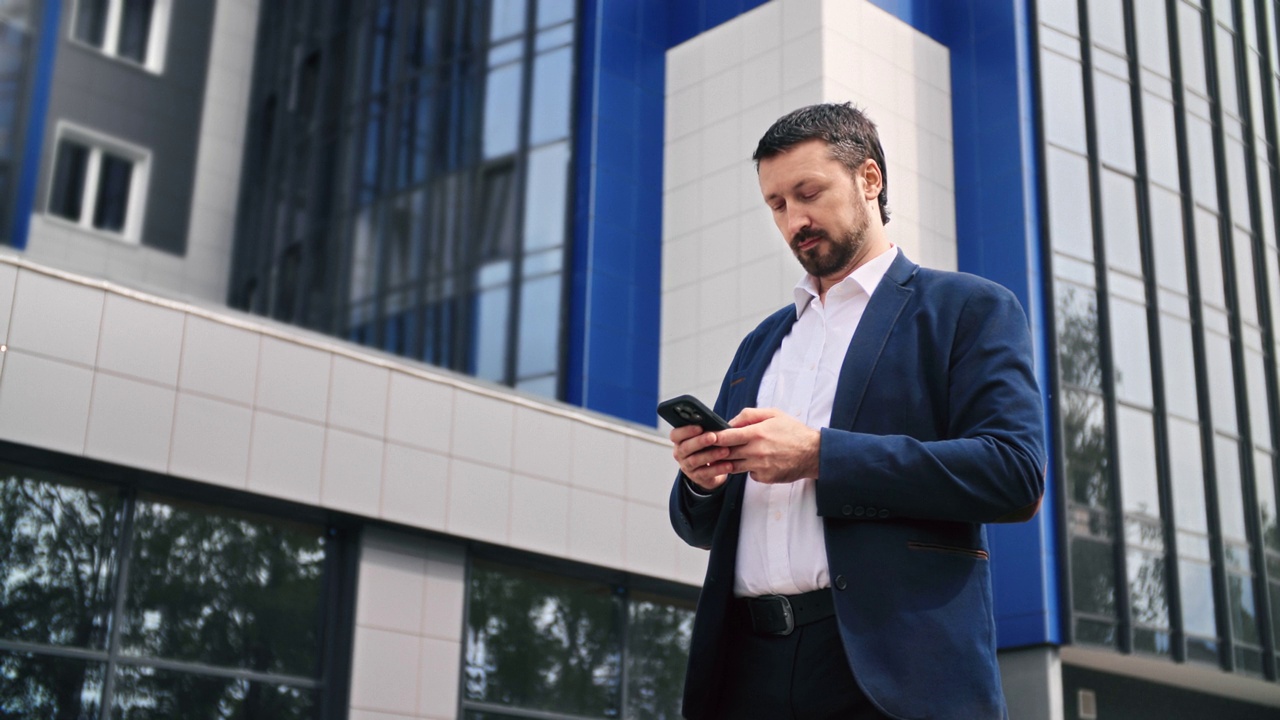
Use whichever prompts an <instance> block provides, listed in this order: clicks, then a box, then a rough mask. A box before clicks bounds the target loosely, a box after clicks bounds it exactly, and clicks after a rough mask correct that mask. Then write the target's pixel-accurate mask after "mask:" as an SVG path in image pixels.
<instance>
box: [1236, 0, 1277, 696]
mask: <svg viewBox="0 0 1280 720" xmlns="http://www.w3.org/2000/svg"><path fill="white" fill-rule="evenodd" d="M1244 2H1249V0H1235V2H1234V3H1233V13H1234V16H1235V17H1234V19H1235V25H1236V27H1237V28H1238V30H1237V32H1236V43H1237V45H1236V47H1237V53H1236V87H1237V88H1239V95H1240V105H1241V113H1240V115H1241V119H1242V125H1243V128H1244V133H1243V134H1244V148H1245V153H1246V162H1245V168H1244V170H1245V185H1246V193H1247V195H1248V202H1249V224H1250V227H1251V229H1252V233H1251V237H1252V240H1251V242H1250V249H1251V250H1252V254H1253V257H1252V260H1253V281H1254V300H1255V302H1256V304H1257V313H1258V324H1259V326H1260V330H1261V333H1262V356H1263V358H1264V362H1263V375H1264V382H1265V384H1266V387H1267V390H1266V395H1265V397H1264V398H1262V401H1263V402H1265V403H1267V415H1268V417H1272V416H1273V413H1274V410H1275V403H1274V402H1273V400H1274V398H1275V373H1274V367H1273V362H1274V357H1273V356H1274V354H1273V353H1272V352H1271V351H1270V350H1269V348H1270V346H1271V341H1270V340H1271V337H1272V335H1271V333H1272V325H1271V314H1270V310H1269V306H1270V303H1269V301H1268V298H1269V297H1270V296H1269V294H1268V290H1269V284H1268V282H1267V274H1266V272H1265V270H1264V269H1265V268H1266V249H1265V248H1264V247H1263V243H1262V238H1261V228H1262V208H1261V205H1260V200H1261V199H1260V195H1259V188H1258V179H1257V176H1256V173H1257V168H1258V163H1257V157H1258V153H1257V146H1256V134H1255V128H1254V127H1253V107H1252V103H1253V96H1252V94H1251V93H1250V92H1249V87H1250V85H1249V47H1248V41H1247V38H1245V37H1244V36H1243V35H1242V33H1243V32H1244V31H1245V30H1246V29H1247V28H1246V27H1245V22H1244V7H1243V3H1244ZM1255 28H1256V23H1255ZM1259 47H1260V48H1263V47H1264V46H1262V45H1261V44H1260V45H1259ZM1256 71H1257V70H1256V69H1255V72H1256ZM1242 80H1243V82H1241V81H1242ZM1232 246H1233V247H1234V242H1232ZM1233 268H1234V265H1233ZM1241 322H1242V323H1243V320H1241ZM1240 354H1241V362H1242V363H1243V362H1244V359H1245V357H1246V354H1247V348H1246V347H1245V342H1244V336H1243V333H1242V334H1241V337H1240ZM1246 371H1247V370H1246ZM1242 378H1244V380H1245V382H1244V385H1245V389H1246V391H1245V392H1244V393H1243V394H1244V396H1245V397H1248V392H1247V388H1248V379H1247V375H1244V376H1242ZM1251 400H1252V401H1255V402H1256V401H1257V398H1251ZM1243 415H1244V416H1246V417H1249V416H1250V413H1248V412H1247V410H1246V412H1245V413H1243ZM1248 427H1249V447H1248V452H1247V454H1248V456H1249V459H1250V465H1249V469H1250V473H1249V479H1250V482H1248V483H1246V485H1245V488H1244V497H1245V506H1246V508H1248V512H1247V513H1246V518H1245V522H1246V526H1245V527H1246V531H1247V532H1248V533H1249V542H1250V545H1251V546H1252V547H1251V550H1250V559H1251V561H1252V563H1253V568H1254V578H1255V581H1254V583H1253V585H1254V587H1253V592H1254V607H1255V611H1254V612H1255V613H1256V617H1257V624H1258V634H1259V642H1260V645H1261V646H1262V672H1263V675H1264V676H1265V677H1267V678H1268V679H1272V680H1274V679H1276V673H1277V668H1276V661H1275V660H1276V659H1275V654H1276V647H1275V642H1274V637H1273V635H1272V631H1271V628H1272V623H1274V622H1276V618H1273V617H1271V606H1270V603H1269V600H1268V596H1269V589H1270V579H1269V577H1268V573H1267V562H1266V547H1265V545H1264V542H1263V537H1262V527H1261V523H1260V522H1259V510H1260V508H1259V505H1258V492H1257V482H1258V480H1257V468H1256V467H1255V466H1254V464H1253V456H1254V442H1253V436H1254V434H1255V432H1257V429H1256V428H1253V427H1252V425H1251V424H1250V425H1249V426H1248ZM1270 435H1271V464H1272V467H1273V468H1274V466H1275V457H1276V447H1277V446H1276V445H1275V440H1274V436H1275V423H1274V422H1272V424H1271V428H1270ZM1274 477H1275V473H1274V469H1273V472H1272V478H1273V480H1274Z"/></svg>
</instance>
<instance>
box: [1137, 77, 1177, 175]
mask: <svg viewBox="0 0 1280 720" xmlns="http://www.w3.org/2000/svg"><path fill="white" fill-rule="evenodd" d="M1173 113H1174V111H1173V103H1171V102H1169V101H1168V100H1165V99H1164V98H1161V97H1159V96H1157V95H1154V94H1152V93H1143V94H1142V122H1143V129H1144V130H1145V131H1146V139H1145V140H1146V145H1147V154H1146V160H1147V173H1148V174H1149V175H1150V177H1151V179H1152V180H1153V181H1155V182H1158V183H1160V184H1161V185H1164V186H1165V187H1167V188H1171V189H1174V190H1176V189H1177V188H1178V139H1177V134H1176V133H1175V131H1174V121H1173Z"/></svg>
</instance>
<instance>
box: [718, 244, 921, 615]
mask: <svg viewBox="0 0 1280 720" xmlns="http://www.w3.org/2000/svg"><path fill="white" fill-rule="evenodd" d="M897 256H898V249H897V248H896V247H892V246H891V247H890V248H889V250H887V251H885V252H883V253H881V254H880V255H878V256H876V257H875V258H873V259H872V260H870V261H868V262H867V263H866V264H864V265H862V267H859V268H858V269H857V270H854V271H853V273H852V274H851V275H849V277H846V278H845V279H844V280H841V281H840V282H838V283H836V284H835V285H833V286H832V287H831V288H830V289H828V290H827V295H826V301H825V303H824V302H823V301H822V300H820V299H819V295H818V284H817V280H816V279H815V278H814V277H813V276H811V275H805V277H804V278H802V279H801V280H800V282H799V283H797V284H796V287H795V290H794V294H795V303H796V318H797V319H796V322H795V325H793V326H792V328H791V332H790V333H788V334H787V336H786V337H785V338H783V340H782V345H781V346H780V347H779V348H778V350H777V352H775V353H774V355H773V359H772V360H770V361H769V367H768V368H767V369H766V370H765V373H764V377H763V378H762V379H761V381H760V391H759V393H758V394H757V395H756V406H757V407H762V408H766V407H775V408H778V409H779V410H782V411H783V412H785V413H787V414H789V415H791V416H792V417H795V418H796V419H798V420H799V421H800V422H802V423H804V424H805V425H808V426H809V427H811V428H814V429H815V430H817V429H821V428H824V427H827V426H828V425H830V424H831V408H832V405H833V404H834V402H835V395H836V383H837V382H838V381H839V379H840V368H841V366H842V365H843V364H844V356H845V353H846V352H847V351H848V349H849V342H850V341H851V340H852V339H853V333H854V331H855V330H857V329H858V323H859V322H860V321H861V320H862V314H863V312H864V311H865V310H866V309H867V302H868V301H870V299H871V294H872V293H874V292H875V289H876V286H878V285H879V284H880V280H881V278H883V277H884V274H885V272H886V271H887V270H888V269H889V265H890V264H892V263H893V260H894V258H896V257H897ZM815 482H816V481H815V480H814V479H813V478H804V479H802V480H798V481H796V482H793V483H782V484H777V485H766V484H764V483H759V482H756V481H755V477H754V476H752V475H748V482H747V487H746V496H745V497H744V499H743V503H742V530H741V534H740V536H739V538H738V560H737V569H736V571H735V573H734V579H733V592H734V595H736V596H738V597H754V596H759V595H796V594H799V593H803V592H808V591H810V590H817V589H819V588H824V587H829V586H830V585H831V579H830V577H829V574H828V570H827V547H826V543H825V541H824V539H823V534H822V518H821V517H819V516H818V499H817V491H816V489H815V488H814V483H815Z"/></svg>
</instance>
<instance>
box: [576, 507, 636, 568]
mask: <svg viewBox="0 0 1280 720" xmlns="http://www.w3.org/2000/svg"><path fill="white" fill-rule="evenodd" d="M625 521H626V503H625V502H623V501H622V500H621V499H619V498H616V497H613V496H611V495H601V494H600V493H595V492H591V491H589V490H579V489H577V488H574V489H572V490H570V491H569V554H570V555H571V556H572V557H579V558H582V559H583V560H585V561H587V562H591V563H597V564H603V565H611V564H613V563H614V562H615V560H613V558H617V557H620V556H621V555H622V545H623V543H622V537H623V531H624V523H625Z"/></svg>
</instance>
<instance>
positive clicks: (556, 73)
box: [529, 47, 573, 145]
mask: <svg viewBox="0 0 1280 720" xmlns="http://www.w3.org/2000/svg"><path fill="white" fill-rule="evenodd" d="M572 80H573V48H572V47H566V48H561V49H559V50H554V51H552V52H549V53H543V54H542V55H539V56H538V57H537V59H536V60H534V62H533V108H532V110H531V111H530V117H529V144H531V145H539V144H541V143H544V142H547V141H549V140H558V139H560V138H562V137H565V136H567V135H568V134H569V110H570V108H571V106H572V105H573V100H572V98H573V88H572V87H571V85H570V83H571V82H572Z"/></svg>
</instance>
